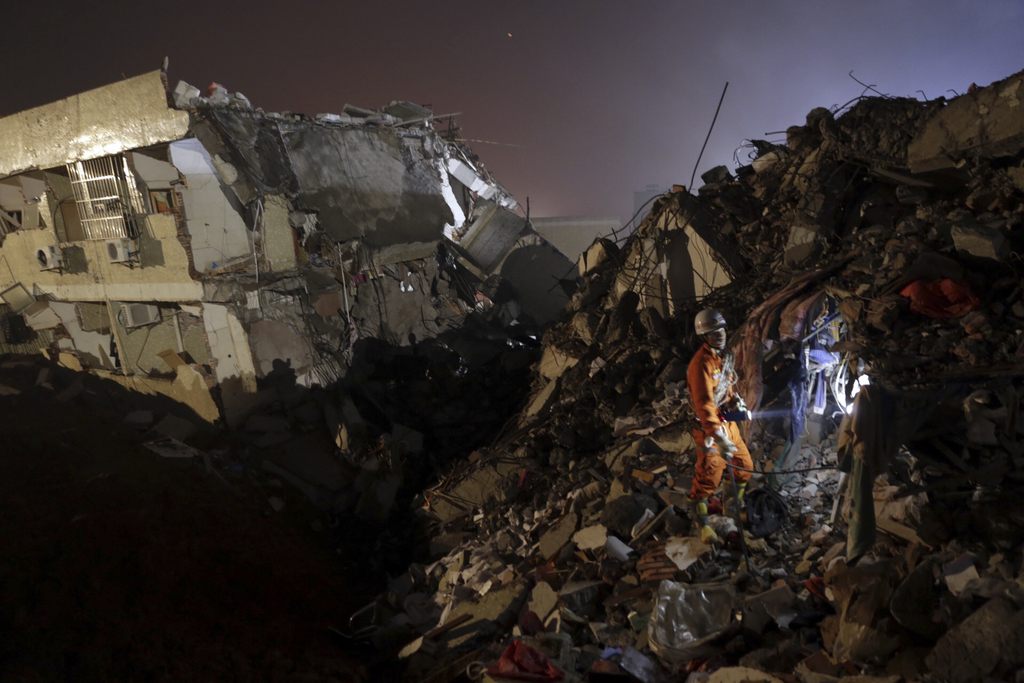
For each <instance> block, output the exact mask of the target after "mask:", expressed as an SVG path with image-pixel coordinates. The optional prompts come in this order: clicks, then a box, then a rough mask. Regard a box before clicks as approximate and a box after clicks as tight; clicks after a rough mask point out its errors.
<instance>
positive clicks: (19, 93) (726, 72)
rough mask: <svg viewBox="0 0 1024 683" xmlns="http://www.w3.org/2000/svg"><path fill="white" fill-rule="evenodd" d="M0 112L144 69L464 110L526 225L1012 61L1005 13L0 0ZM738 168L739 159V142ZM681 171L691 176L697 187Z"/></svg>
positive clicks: (1023, 38) (1013, 22)
mask: <svg viewBox="0 0 1024 683" xmlns="http://www.w3.org/2000/svg"><path fill="white" fill-rule="evenodd" d="M3 23H4V26H5V29H4V39H3V41H0V57H2V59H0V64H2V65H3V66H2V68H0V76H2V78H0V88H2V95H0V113H2V114H4V115H6V114H10V113H14V112H16V111H20V110H22V109H26V108H29V107H33V106H37V105H40V104H45V103H47V102H50V101H53V100H56V99H61V98H63V97H67V96H69V95H72V94H74V93H77V92H81V91H83V90H88V89H90V88H94V87H97V86H100V85H104V84H106V83H110V82H112V81H115V80H118V79H120V78H121V77H122V76H134V75H137V74H140V73H143V72H146V71H150V70H152V69H156V68H159V67H160V65H161V63H162V61H163V58H164V56H165V55H166V56H168V57H170V72H169V73H170V81H171V85H172V87H173V85H174V84H176V83H177V81H178V80H179V79H183V80H185V81H188V82H189V83H191V84H193V85H195V86H197V87H200V88H201V89H203V90H205V88H206V86H207V85H209V83H210V82H211V81H217V82H219V83H222V84H223V85H224V86H225V87H227V88H228V89H229V90H231V91H239V92H242V93H244V94H245V95H246V96H247V97H249V99H250V100H251V101H252V102H253V104H254V105H255V106H261V107H263V108H264V109H266V110H268V111H284V110H289V111H296V112H303V113H306V114H311V115H312V114H317V113H321V112H339V111H340V110H341V108H342V107H343V106H344V105H345V104H346V103H350V104H353V105H357V106H362V107H369V108H376V107H379V106H382V105H384V104H386V103H387V102H389V101H391V100H396V99H398V100H410V101H413V102H417V103H420V104H429V105H430V106H432V108H433V110H434V112H435V113H437V114H446V113H454V112H461V116H459V117H458V121H459V124H460V125H461V126H462V129H463V134H464V135H465V137H467V138H470V139H473V140H486V141H490V142H494V143H503V144H485V143H482V142H472V143H470V144H471V146H472V147H473V148H474V149H475V150H476V151H477V152H478V153H479V154H480V156H481V158H482V160H483V161H484V163H485V164H486V166H487V167H488V168H489V169H490V170H491V171H492V172H493V173H494V175H495V177H496V178H497V179H498V180H500V181H501V182H502V183H503V184H504V185H505V186H506V187H508V189H509V190H510V191H511V192H512V193H513V194H514V195H515V196H516V197H517V198H518V199H519V200H520V202H521V203H523V204H525V203H526V199H527V197H529V198H530V204H531V209H532V212H533V215H535V216H546V215H576V214H578V215H615V216H618V217H619V218H620V219H621V220H622V221H623V222H624V221H625V220H626V219H628V218H629V216H630V215H631V213H632V205H633V191H634V190H637V189H643V188H644V186H646V185H647V184H649V183H655V184H658V185H663V186H664V185H670V184H673V183H678V184H686V183H687V182H688V181H689V178H690V174H691V173H692V172H693V167H694V163H695V162H696V160H697V154H698V152H699V151H700V147H701V143H702V142H703V141H704V137H705V135H706V134H707V130H708V126H709V125H710V123H711V119H712V116H713V114H714V111H715V105H716V104H717V102H718V98H719V95H720V94H721V91H722V87H723V85H724V84H725V82H726V81H729V89H728V93H727V94H726V98H725V102H724V104H723V107H722V112H721V114H720V115H719V119H718V123H717V125H716V127H715V130H714V132H713V134H712V137H711V140H710V142H709V144H708V149H707V151H706V152H705V154H704V158H703V160H702V161H701V163H700V167H699V171H698V172H703V171H705V170H707V169H708V168H711V167H712V166H715V165H718V164H726V165H727V166H729V168H730V169H732V168H734V167H735V164H734V161H733V156H734V152H736V150H737V148H738V147H739V146H740V145H741V144H742V142H743V140H744V139H746V138H764V137H769V139H774V140H782V139H783V137H782V136H779V135H776V136H766V135H765V134H766V133H768V132H771V131H781V130H785V128H786V127H788V126H790V125H793V124H798V123H803V121H804V117H805V115H806V113H807V112H808V111H810V110H811V109H812V108H813V107H816V106H825V107H830V106H833V105H840V104H843V103H845V102H847V101H849V100H850V99H852V98H854V97H856V96H858V95H860V94H861V92H862V90H863V88H862V86H860V85H858V84H857V83H856V82H855V81H854V80H852V79H851V78H850V77H849V76H848V75H847V74H848V73H849V72H850V71H851V70H852V71H853V72H854V76H856V77H857V78H858V79H859V80H861V81H864V82H865V83H869V84H873V85H874V86H875V87H876V88H877V89H878V90H880V91H881V92H883V93H886V94H890V95H898V96H911V97H914V96H916V97H922V94H921V92H919V91H923V93H924V95H925V96H927V97H928V98H935V97H938V96H941V95H947V96H952V93H949V92H947V90H948V89H953V90H956V91H957V92H961V93H962V92H964V91H965V90H966V89H967V87H968V86H969V85H970V84H971V83H972V82H976V83H978V84H979V85H986V84H988V83H990V82H992V81H994V80H999V79H1001V78H1004V77H1006V76H1009V75H1010V74H1012V73H1015V72H1017V71H1019V70H1021V69H1024V1H1022V0H971V1H967V0H962V1H961V0H922V1H917V2H900V1H898V0H883V1H859V0H858V1H856V2H852V1H851V2H847V3H844V4H839V3H836V2H830V1H828V0H806V1H804V0H802V1H799V2H797V1H794V2H753V1H752V2H730V1H727V0H721V1H720V2H714V3H713V2H689V1H683V0H679V1H675V2H668V1H661V0H657V1H655V0H616V1H602V0H543V1H542V0H520V1H517V2H513V1H509V0H474V1H472V2H468V1H464V0H441V1H435V0H423V1H421V2H394V1H391V0H371V1H369V2H366V1H363V2H347V1H342V0H336V1H334V2H329V1H323V2H304V1H302V0H292V1H290V2H280V1H278V2H273V3H268V2H259V1H251V0H250V1H247V2H215V1H212V0H211V1H209V2H190V1H179V2H175V3H150V2H146V3H114V2H102V1H100V2H90V3H85V2H81V3H67V2H62V3H51V2H40V3H27V2H21V3H13V2H8V3H4V11H3ZM740 154H741V158H742V155H743V154H745V152H743V151H742V150H741V151H740ZM699 182H700V181H699V179H698V181H697V183H699Z"/></svg>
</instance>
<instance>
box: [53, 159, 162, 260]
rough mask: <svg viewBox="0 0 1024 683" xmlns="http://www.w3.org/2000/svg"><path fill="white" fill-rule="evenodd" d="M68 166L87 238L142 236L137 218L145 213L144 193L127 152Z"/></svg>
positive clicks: (107, 238)
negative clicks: (137, 183) (132, 170)
mask: <svg viewBox="0 0 1024 683" xmlns="http://www.w3.org/2000/svg"><path fill="white" fill-rule="evenodd" d="M67 169H68V177H69V178H70V179H71V187H72V189H73V190H74V193H75V204H76V206H77V208H78V215H79V219H80V220H81V225H82V228H83V230H84V232H85V238H86V239H89V240H110V239H118V238H134V237H136V236H137V235H138V228H137V225H136V217H137V216H139V215H140V214H142V213H144V209H143V201H142V194H141V193H140V192H139V188H138V186H137V185H136V184H135V176H134V175H133V174H132V172H131V169H130V168H128V162H127V160H126V159H125V158H124V155H121V154H116V155H113V156H108V157H100V158H99V159H87V160H85V161H75V162H72V163H70V164H68V165H67Z"/></svg>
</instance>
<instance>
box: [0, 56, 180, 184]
mask: <svg viewBox="0 0 1024 683" xmlns="http://www.w3.org/2000/svg"><path fill="white" fill-rule="evenodd" d="M187 131H188V114H186V113H185V112H181V111H177V110H175V109H172V108H170V107H168V106H167V91H166V89H165V87H164V82H163V74H162V73H161V72H159V71H151V72H150V73H147V74H143V75H141V76H135V77H134V78H127V79H125V80H123V81H118V82H117V83H111V84H110V85H105V86H103V87H100V88H96V89H95V90H90V91H88V92H84V93H81V94H79V95H73V96H72V97H69V98H67V99H64V100H60V101H59V102H54V103H52V104H46V105H43V106H41V107H36V108H34V109H29V110H27V111H23V112H19V113H17V114H12V115H11V116H7V117H5V118H2V119H0V177H6V176H11V175H14V174H17V173H22V172H24V171H30V170H35V169H44V168H50V167H53V166H61V165H63V164H65V163H66V162H68V161H77V160H81V159H94V158H96V157H101V156H106V155H109V154H117V153H119V152H124V151H126V150H130V149H136V148H138V147H148V146H150V145H155V144H157V143H161V142H170V141H171V140H177V139H179V138H182V137H184V136H185V134H186V132H187Z"/></svg>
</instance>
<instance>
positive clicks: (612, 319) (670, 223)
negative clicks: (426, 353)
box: [350, 73, 1024, 683]
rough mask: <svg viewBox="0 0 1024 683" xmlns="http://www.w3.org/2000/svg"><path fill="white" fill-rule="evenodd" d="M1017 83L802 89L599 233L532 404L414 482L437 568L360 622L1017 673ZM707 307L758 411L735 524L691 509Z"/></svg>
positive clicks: (555, 656) (1021, 377) (495, 673)
mask: <svg viewBox="0 0 1024 683" xmlns="http://www.w3.org/2000/svg"><path fill="white" fill-rule="evenodd" d="M1022 91H1024V73H1018V74H1016V75H1014V76H1011V77H1009V78H1007V79H1005V80H1003V81H999V82H997V83H993V84H991V85H989V86H987V87H984V88H977V87H974V86H972V88H971V89H970V91H969V92H968V93H966V94H964V95H961V96H957V97H956V98H954V99H951V100H945V99H940V100H933V101H925V102H922V101H919V100H914V99H907V98H895V97H885V96H880V97H879V96H871V97H867V96H861V97H858V98H856V99H855V100H853V101H852V102H850V103H848V104H847V105H844V106H843V107H836V108H834V109H832V110H829V109H815V110H814V111H812V112H811V113H810V114H809V115H808V117H807V121H806V123H805V124H804V125H798V126H793V127H791V128H790V129H789V130H788V131H787V136H786V141H785V143H781V142H780V143H770V142H767V141H762V140H756V141H751V142H747V143H745V147H746V148H747V149H749V150H750V163H748V164H741V165H740V166H739V168H737V169H736V171H735V173H732V172H730V171H729V170H728V169H727V168H726V167H719V168H716V169H713V170H712V171H709V172H708V173H706V174H704V176H703V177H702V180H703V181H704V184H703V186H702V187H700V188H699V189H698V190H697V191H696V193H691V192H689V191H688V190H687V188H684V187H676V188H675V189H674V191H672V192H670V193H667V194H666V195H664V196H663V197H662V198H660V199H659V200H658V201H657V202H656V203H655V205H654V207H653V209H652V210H651V212H650V213H649V214H648V216H647V217H646V219H645V220H644V221H643V223H642V224H641V225H640V226H639V227H638V229H637V231H636V232H635V234H633V235H631V236H629V238H628V239H625V240H624V241H616V240H610V239H609V240H599V241H597V242H596V243H595V244H594V245H593V246H592V247H591V248H590V249H588V250H587V252H585V253H584V254H583V255H582V256H581V257H580V261H579V264H578V266H579V267H578V269H579V273H580V281H579V289H578V291H577V292H576V293H575V294H574V295H573V298H572V301H571V302H570V303H569V305H568V306H567V308H566V311H565V312H564V313H563V315H562V317H561V318H560V319H559V320H558V321H557V323H556V324H555V325H554V326H553V327H552V328H551V329H549V330H548V331H547V332H546V333H545V335H544V337H543V342H544V350H543V356H542V358H541V360H540V362H539V363H538V365H537V366H536V367H535V373H534V388H533V392H532V396H531V398H530V399H529V400H528V401H527V402H526V404H525V405H524V407H523V410H522V412H521V413H520V414H519V415H518V417H517V418H516V419H515V420H513V421H512V423H510V424H509V425H508V426H507V428H506V429H505V430H504V431H503V433H502V434H501V435H500V437H499V438H498V439H496V441H495V442H494V444H493V445H492V446H490V447H488V448H481V449H479V450H477V451H475V452H473V453H472V454H471V455H470V456H469V457H468V458H465V459H464V460H463V461H462V462H460V463H456V464H455V465H453V466H452V467H451V468H450V469H449V470H447V471H446V472H445V473H444V474H443V476H442V477H441V478H440V480H439V482H438V483H437V484H436V485H435V486H433V487H431V488H430V489H428V490H427V491H425V492H424V494H423V495H422V496H421V497H420V498H419V499H418V500H417V506H418V512H419V514H420V515H421V516H422V518H423V519H424V520H426V521H428V522H429V523H430V524H431V525H432V526H431V528H432V529H433V540H432V541H431V553H432V557H431V559H430V560H429V561H428V562H425V563H422V564H414V565H412V566H411V567H410V568H409V569H408V571H406V572H405V573H404V574H402V575H400V576H396V577H393V578H392V579H391V580H390V582H389V586H388V590H387V591H386V592H384V593H382V594H381V595H380V596H379V597H378V598H377V599H376V600H375V601H374V602H372V603H371V604H370V605H368V606H367V608H366V609H365V610H364V611H362V612H360V613H357V614H356V615H354V616H353V619H352V621H351V624H350V625H351V628H352V630H353V632H354V633H355V634H356V635H361V636H363V637H365V638H367V639H369V640H373V641H375V642H376V643H377V644H378V646H380V647H382V648H384V649H385V650H387V648H388V647H394V650H392V651H394V652H397V657H398V659H399V661H400V663H401V667H402V668H403V670H404V675H405V676H407V677H409V678H411V679H413V680H424V681H443V680H456V679H457V678H458V676H460V675H462V674H463V672H466V673H468V674H469V675H470V677H471V678H479V679H481V680H490V681H500V680H504V678H503V676H508V677H510V678H514V679H522V678H523V677H524V676H530V677H531V678H529V680H538V681H540V680H545V681H548V680H550V681H555V680H580V679H582V678H584V677H589V678H588V680H622V681H627V680H630V681H643V682H644V683H654V682H655V681H667V680H688V681H705V680H709V681H716V682H717V681H778V680H788V681H792V680H799V681H801V682H803V683H810V682H812V681H813V682H820V681H833V680H838V679H840V678H842V677H846V676H859V677H860V678H859V680H879V681H882V680H885V681H890V682H892V683H895V682H896V681H899V680H903V679H905V680H908V681H909V680H925V679H927V680H945V681H971V680H982V679H992V680H1019V677H1020V672H1021V670H1022V669H1021V667H1022V666H1024V654H1022V653H1024V647H1022V644H1021V641H1020V633H1021V631H1020V629H1019V625H1020V624H1021V623H1022V619H1024V566H1022V563H1024V557H1022V548H1024V507H1022V505H1021V503H1020V499H1019V491H1020V486H1021V484H1022V480H1024V469H1022V468H1024V459H1022V458H1024V446H1022V445H1021V444H1022V436H1024V423H1022V422H1021V420H1020V410H1021V398H1022V397H1024V285H1022V279H1021V270H1020V254H1021V253H1024V229H1022V227H1024V116H1022V114H1021V111H1022V109H1021V100H1020V93H1021V92H1022ZM708 305H711V306H714V307H717V308H719V309H720V310H722V311H723V312H724V313H725V317H726V318H727V320H729V321H731V322H732V323H733V325H732V333H731V334H730V337H731V339H730V347H731V348H732V349H733V351H734V353H735V356H736V367H737V371H738V373H739V376H740V387H739V388H740V393H741V394H742V395H743V397H744V398H745V400H746V402H747V405H748V406H750V407H751V408H752V410H753V413H754V416H755V420H754V421H753V422H752V423H748V425H747V432H746V436H747V439H748V441H749V443H750V446H751V451H752V453H753V455H754V460H755V468H756V470H757V472H756V474H755V475H754V480H753V488H754V490H753V491H752V492H751V493H749V494H748V497H747V507H746V511H747V519H746V520H745V521H742V520H734V519H731V518H729V517H726V516H722V515H717V516H716V515H714V514H712V517H711V523H712V525H713V526H715V528H716V531H717V532H718V534H719V535H720V536H724V537H726V538H727V541H726V543H725V545H724V546H717V545H715V546H712V545H706V544H704V543H702V542H701V541H700V539H699V538H697V537H696V536H695V535H694V532H693V527H692V520H691V519H690V518H689V513H688V506H687V503H686V500H687V491H688V490H689V483H690V480H691V478H692V476H693V468H694V462H695V457H696V456H695V449H694V444H693V439H692V436H691V432H690V425H691V420H690V418H689V416H688V412H689V401H688V399H687V395H686V394H687V389H686V365H687V362H688V360H689V358H690V356H691V355H692V353H693V351H694V350H695V348H696V346H695V343H696V342H695V339H694V337H693V333H692V320H693V315H694V314H695V313H696V312H697V311H698V310H700V309H701V308H703V307H704V306H708ZM712 507H713V508H715V509H717V508H716V504H715V503H713V504H712ZM713 512H714V510H713ZM399 648H401V649H399ZM467 667H468V668H467Z"/></svg>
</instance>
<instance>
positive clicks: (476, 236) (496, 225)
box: [458, 201, 526, 273]
mask: <svg viewBox="0 0 1024 683" xmlns="http://www.w3.org/2000/svg"><path fill="white" fill-rule="evenodd" d="M476 211H477V212H478V217H477V218H476V219H475V220H474V221H473V222H472V223H471V224H470V226H469V230H468V231H467V233H466V236H465V237H463V238H462V240H461V241H460V242H459V243H458V244H459V247H460V248H461V249H463V250H464V251H465V252H466V253H467V254H469V256H470V258H472V259H473V261H474V262H475V263H476V265H477V266H478V267H479V268H480V269H481V270H483V271H484V272H487V273H490V272H491V271H492V269H493V268H494V267H495V266H496V265H498V263H499V262H500V261H501V259H502V258H503V257H504V256H505V255H506V254H508V250H509V248H511V246H512V245H513V244H515V243H516V240H517V239H519V235H520V234H522V232H523V231H524V230H525V229H526V220H525V219H524V218H521V217H520V216H517V215H516V214H514V213H512V212H511V211H509V210H508V209H506V208H504V207H502V206H499V205H497V204H495V203H494V202H490V201H479V202H477V207H476Z"/></svg>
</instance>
